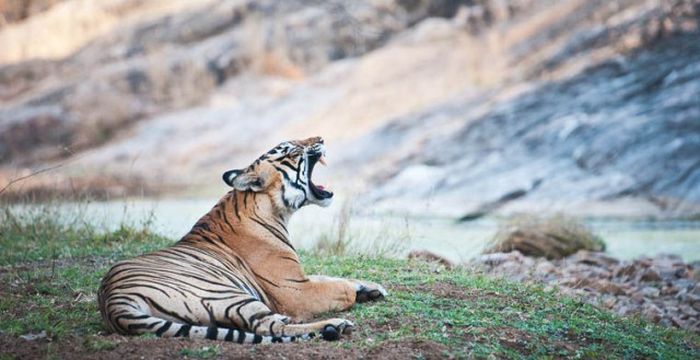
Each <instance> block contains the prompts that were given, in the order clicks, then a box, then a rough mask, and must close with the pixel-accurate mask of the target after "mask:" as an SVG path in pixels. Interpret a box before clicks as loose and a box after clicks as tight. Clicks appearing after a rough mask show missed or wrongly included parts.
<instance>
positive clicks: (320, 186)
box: [314, 184, 326, 190]
mask: <svg viewBox="0 0 700 360" xmlns="http://www.w3.org/2000/svg"><path fill="white" fill-rule="evenodd" d="M314 186H316V188H317V189H319V190H326V188H325V187H323V185H319V184H314Z"/></svg>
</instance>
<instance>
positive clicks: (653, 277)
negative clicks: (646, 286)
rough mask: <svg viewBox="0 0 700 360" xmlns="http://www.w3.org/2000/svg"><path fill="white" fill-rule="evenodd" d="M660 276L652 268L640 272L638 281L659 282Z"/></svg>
mask: <svg viewBox="0 0 700 360" xmlns="http://www.w3.org/2000/svg"><path fill="white" fill-rule="evenodd" d="M661 280H662V278H661V275H660V274H659V272H658V271H657V270H656V269H653V268H648V269H645V270H643V271H642V273H641V274H640V275H639V281H645V282H654V281H661Z"/></svg>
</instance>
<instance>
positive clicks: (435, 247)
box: [59, 198, 700, 262]
mask: <svg viewBox="0 0 700 360" xmlns="http://www.w3.org/2000/svg"><path fill="white" fill-rule="evenodd" d="M216 201H217V199H213V198H207V199H203V198H197V199H134V200H118V201H107V202H92V203H85V204H79V205H77V204H72V203H63V204H61V205H59V206H62V207H63V206H64V207H66V210H68V209H70V208H75V207H80V208H81V211H80V214H84V215H83V216H84V217H85V221H86V222H88V223H92V224H95V225H98V226H105V227H107V228H110V229H113V228H116V227H118V226H119V225H120V224H122V223H127V224H135V225H138V224H142V223H144V222H146V221H150V223H149V227H150V228H151V229H152V230H153V231H155V232H157V233H160V234H163V235H166V236H169V237H172V238H174V239H178V238H180V237H181V236H182V235H184V234H186V233H187V232H188V231H189V230H190V228H191V227H192V225H193V224H194V223H195V222H196V221H197V219H198V218H199V217H201V216H202V215H204V214H205V213H206V212H207V211H209V210H210V209H211V207H212V206H213V205H214V204H215V203H216ZM340 204H341V202H339V201H336V202H335V204H334V205H333V206H331V207H330V208H327V209H324V208H319V207H315V206H309V207H306V208H303V209H302V210H300V211H299V212H298V213H297V214H295V215H294V216H293V217H292V220H291V222H290V224H289V230H290V235H291V239H292V243H293V244H294V245H295V246H296V247H297V248H302V249H304V248H306V249H308V248H312V247H313V246H314V244H316V243H317V241H318V240H319V239H320V238H323V237H326V238H331V239H336V238H338V228H339V226H340V227H343V226H344V230H345V234H346V235H345V238H349V239H352V241H351V245H350V247H351V250H356V251H363V252H370V253H376V252H383V253H386V254H388V255H394V256H405V255H406V253H408V251H410V250H413V249H426V250H430V251H433V252H435V253H437V254H440V255H443V256H445V257H447V258H449V259H450V260H453V261H457V262H459V261H463V260H467V259H469V258H471V257H473V256H475V255H477V254H478V253H479V252H480V251H481V249H482V248H483V247H484V245H485V244H486V243H487V241H488V240H489V239H491V237H492V236H493V235H494V234H495V233H496V231H497V228H498V224H499V221H498V220H497V219H493V218H486V219H482V220H478V221H473V222H468V223H462V224H457V223H455V221H454V220H452V219H447V218H433V217H420V218H419V217H402V216H394V215H387V214H366V213H359V212H357V211H350V215H349V216H345V217H344V216H342V215H341V213H342V211H341V208H342V205H340ZM584 221H585V223H586V225H587V226H588V227H589V228H591V229H592V230H593V231H594V232H595V233H597V234H598V235H600V236H601V237H603V239H604V240H605V242H606V244H607V252H608V253H610V254H611V255H613V256H615V257H619V258H633V257H638V256H642V255H655V254H659V253H672V254H678V255H680V256H682V257H683V259H684V260H686V261H696V260H700V221H675V220H674V221H633V220H619V219H594V220H584ZM341 231H342V230H341Z"/></svg>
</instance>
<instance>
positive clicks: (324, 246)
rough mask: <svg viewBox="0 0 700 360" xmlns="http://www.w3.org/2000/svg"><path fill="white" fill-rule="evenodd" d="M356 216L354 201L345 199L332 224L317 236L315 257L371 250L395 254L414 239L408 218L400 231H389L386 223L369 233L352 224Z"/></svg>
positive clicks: (391, 255)
mask: <svg viewBox="0 0 700 360" xmlns="http://www.w3.org/2000/svg"><path fill="white" fill-rule="evenodd" d="M353 215H354V210H353V206H352V205H351V202H349V201H347V200H346V201H344V202H343V204H342V206H341V208H340V211H339V212H338V214H337V215H336V216H335V217H334V219H333V222H332V224H331V226H330V227H329V228H328V229H327V230H326V231H324V232H322V233H321V234H320V235H319V236H318V238H317V239H316V241H315V243H314V246H313V248H312V249H311V252H312V253H313V254H314V255H316V256H340V255H346V256H348V255H360V254H370V253H371V254H374V255H375V256H378V257H395V256H398V255H399V254H401V253H403V252H404V250H406V248H407V246H408V244H409V243H410V242H411V232H410V229H409V227H408V221H406V224H407V225H406V227H405V228H404V229H403V230H401V231H400V232H399V233H389V230H388V229H389V228H390V227H389V226H385V225H388V224H384V223H382V224H381V226H380V228H379V230H374V231H372V230H370V231H369V232H367V231H362V230H361V229H353V228H352V227H351V223H352V219H353Z"/></svg>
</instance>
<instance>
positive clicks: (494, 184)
mask: <svg viewBox="0 0 700 360" xmlns="http://www.w3.org/2000/svg"><path fill="white" fill-rule="evenodd" d="M49 3H50V4H49ZM49 3H47V4H49V5H46V6H48V8H46V9H42V11H39V12H36V13H34V14H33V15H30V16H28V17H27V18H25V19H20V20H17V21H14V22H10V23H7V24H5V25H3V26H2V27H0V43H1V44H3V51H2V52H1V53H0V64H3V65H2V66H1V67H0V178H2V179H4V182H5V183H7V182H9V181H10V180H11V179H14V178H18V177H21V176H25V175H29V174H31V173H32V172H33V171H37V170H41V169H44V168H46V167H51V166H60V168H58V169H55V170H52V171H50V172H46V173H43V174H41V175H40V176H33V177H30V178H29V179H28V180H26V181H23V182H21V183H17V184H13V186H12V187H11V188H9V189H8V190H7V191H5V193H4V194H3V195H4V196H7V197H17V196H24V195H25V194H26V193H35V194H46V193H56V192H59V193H61V192H68V193H75V192H76V191H78V192H91V193H93V194H96V195H122V194H128V193H141V192H147V193H148V192H153V193H155V192H162V191H165V190H178V191H180V190H183V189H196V192H197V193H219V192H220V191H221V185H219V184H218V176H213V175H212V174H218V173H219V172H220V171H222V170H223V169H225V168H228V167H231V166H242V165H245V164H246V163H247V162H249V161H250V160H251V159H252V158H253V157H254V156H256V155H257V154H259V153H260V152H261V151H264V150H266V149H267V148H269V147H270V146H271V145H272V144H275V143H277V142H279V141H280V140H283V139H289V138H294V137H303V136H309V135H323V136H324V137H326V138H327V140H328V143H329V144H331V145H332V146H331V149H329V157H330V159H331V161H332V162H333V163H334V164H332V166H331V167H330V168H329V169H328V172H330V173H329V174H327V176H328V177H332V178H336V179H338V180H337V182H339V184H337V185H336V186H335V187H345V188H347V189H349V190H347V191H354V192H359V193H362V194H365V196H362V197H361V198H362V199H364V201H369V202H371V203H372V204H375V205H376V206H377V207H378V208H382V209H389V210H397V209H400V210H401V211H410V212H424V211H426V210H427V211H429V212H433V213H440V214H446V215H450V216H463V217H464V218H465V219H467V218H473V217H477V216H479V215H481V214H483V213H488V212H511V211H520V210H533V209H536V210H550V211H551V210H555V211H558V210H565V211H567V212H572V213H579V214H596V215H625V216H647V215H661V216H683V215H691V214H694V213H697V212H698V207H699V206H700V205H699V204H700V192H699V191H698V189H700V186H699V185H700V160H698V154H700V120H699V119H700V101H698V96H697V94H698V93H700V80H698V79H700V77H699V76H698V75H700V45H698V44H699V43H698V42H697V41H694V40H695V39H697V38H698V36H699V35H700V31H699V30H698V19H699V18H698V16H699V12H700V2H698V1H696V0H665V1H656V0H655V1H651V0H649V1H639V0H617V1H603V0H569V1H551V0H511V1H506V0H471V1H469V0H467V1H446V0H445V1H421V0H411V1H408V0H364V1H345V0H336V1H331V2H320V1H302V0H294V1H285V2H277V1H234V0H229V1H213V0H211V1H200V2H171V1H160V0H157V1H144V0H141V1H139V0H106V1H100V2H91V1H88V0H66V1H61V2H55V3H54V2H49ZM67 14H70V16H68V15H67ZM333 160H335V161H333ZM350 175H351V176H350ZM342 179H345V181H344V180H342ZM347 179H351V181H347ZM0 184H2V182H0ZM189 191H192V190H189Z"/></svg>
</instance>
